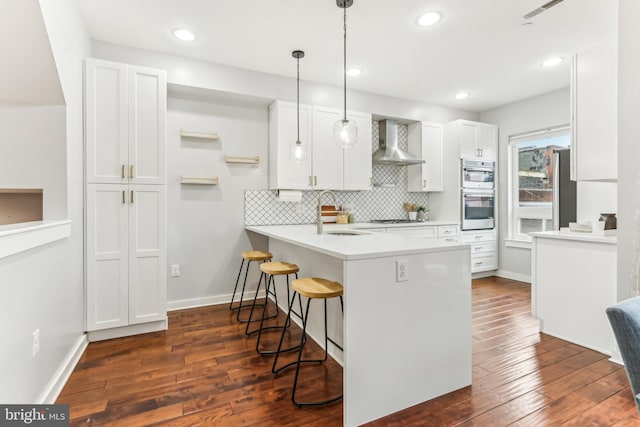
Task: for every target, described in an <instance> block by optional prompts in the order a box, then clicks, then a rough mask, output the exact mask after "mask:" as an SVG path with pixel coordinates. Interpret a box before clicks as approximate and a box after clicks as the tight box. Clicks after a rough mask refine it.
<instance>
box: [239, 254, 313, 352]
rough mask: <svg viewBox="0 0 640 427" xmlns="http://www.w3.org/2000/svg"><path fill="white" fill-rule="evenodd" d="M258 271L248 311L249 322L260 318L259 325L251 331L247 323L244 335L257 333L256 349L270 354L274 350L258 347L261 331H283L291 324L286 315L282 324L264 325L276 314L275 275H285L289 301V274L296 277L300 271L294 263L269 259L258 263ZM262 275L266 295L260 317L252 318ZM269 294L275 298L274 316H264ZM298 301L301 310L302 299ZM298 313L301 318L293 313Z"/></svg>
mask: <svg viewBox="0 0 640 427" xmlns="http://www.w3.org/2000/svg"><path fill="white" fill-rule="evenodd" d="M260 271H262V274H261V275H260V281H259V282H258V289H257V290H256V295H255V297H254V299H253V307H252V309H251V312H250V313H249V322H255V321H257V320H260V326H259V327H258V328H257V329H254V330H252V331H249V324H247V327H246V329H245V334H246V335H251V334H253V333H256V332H257V333H258V339H257V341H256V351H257V352H258V353H259V354H262V355H272V354H276V350H262V349H260V342H261V340H262V333H263V331H269V330H282V331H283V333H284V331H285V330H286V329H288V328H289V326H290V324H291V319H290V317H287V321H286V322H285V324H284V325H275V326H265V325H264V321H265V320H267V319H270V318H273V317H276V316H277V314H278V296H277V294H276V284H275V279H274V277H275V276H285V277H286V280H287V302H288V301H289V296H290V292H289V287H290V286H289V275H290V274H294V275H295V277H296V279H297V278H298V271H300V268H299V267H298V266H297V265H296V264H292V263H289V262H284V261H271V262H263V263H262V264H260ZM262 277H265V295H266V299H265V302H264V305H263V306H262V316H261V317H260V319H254V318H253V313H254V310H255V307H259V306H260V305H259V304H256V298H257V296H258V291H259V290H260V284H261V283H262ZM269 295H273V297H274V298H275V305H276V314H275V315H274V316H271V317H265V316H266V312H267V303H268V299H269ZM298 301H299V303H300V311H302V299H301V298H300V297H298ZM295 314H297V315H298V317H300V318H301V319H302V315H301V314H298V313H295ZM297 348H298V346H294V347H291V348H287V349H281V348H279V350H278V351H281V352H286V351H292V350H296V349H297Z"/></svg>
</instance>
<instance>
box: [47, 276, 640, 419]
mask: <svg viewBox="0 0 640 427" xmlns="http://www.w3.org/2000/svg"><path fill="white" fill-rule="evenodd" d="M529 304H530V289H529V285H527V284H524V283H521V282H515V281H510V280H506V279H500V278H487V279H478V280H474V281H473V386H471V387H466V388H464V389H461V390H457V391H454V392H452V393H449V394H447V395H445V396H442V397H440V398H437V399H433V400H430V401H428V402H425V403H422V404H419V405H416V406H414V407H412V408H409V409H406V410H404V411H401V412H398V413H395V414H392V415H390V416H387V417H385V418H382V419H380V420H376V421H374V422H372V423H370V424H369V426H403V427H404V426H456V425H457V426H472V425H477V426H507V425H515V426H561V425H562V426H620V427H621V426H640V416H639V415H638V413H637V411H636V409H635V405H634V403H633V398H632V395H631V391H630V389H629V386H628V382H627V378H626V374H625V372H624V369H623V368H622V367H621V366H619V365H616V364H614V363H611V362H609V361H608V360H607V356H605V355H603V354H600V353H597V352H594V351H591V350H588V349H586V348H583V347H579V346H577V345H574V344H571V343H568V342H566V341H562V340H559V339H557V338H553V337H551V336H548V335H545V334H541V333H539V332H538V328H537V324H536V321H535V320H534V319H533V318H532V317H531V315H530V314H529ZM244 326H245V324H238V323H237V321H236V320H235V313H233V314H231V313H230V312H229V310H228V308H227V306H226V305H220V306H212V307H205V308H198V309H191V310H183V311H177V312H172V313H170V314H169V330H168V331H166V332H161V333H152V334H146V335H143V336H135V337H128V338H121V339H117V340H110V341H103V342H96V343H91V344H89V347H88V349H87V351H86V352H85V354H84V355H83V357H82V359H81V360H80V363H79V364H78V366H77V367H76V369H75V370H74V372H73V374H72V375H71V378H70V379H69V381H68V383H67V385H66V386H65V388H64V389H63V391H62V393H61V395H60V397H59V399H58V402H57V403H67V404H69V405H70V411H71V418H72V419H71V425H72V426H88V425H93V426H96V425H101V426H127V427H129V426H143V425H144V426H146V425H158V426H160V425H162V426H193V425H202V426H214V425H215V426H234V427H235V426H261V427H262V426H274V427H275V426H302V425H313V426H320V427H322V426H331V427H334V426H339V425H341V424H342V404H341V403H337V404H333V405H329V406H325V407H318V408H302V409H298V408H296V407H294V406H293V404H292V403H291V401H290V392H291V382H292V380H293V371H292V370H289V371H286V372H285V373H283V374H281V375H278V376H274V375H273V374H272V373H271V363H272V360H273V359H272V357H263V356H259V355H257V353H256V351H255V337H250V338H246V337H245V335H244ZM298 332H299V331H297V330H295V331H293V332H292V333H291V336H290V337H289V338H290V339H291V340H293V342H296V341H297V339H299V334H298ZM269 335H270V336H269V337H268V339H267V340H266V341H265V342H264V344H265V347H269V346H270V345H273V340H274V339H275V338H276V335H278V334H277V333H271V334H269ZM309 352H310V353H316V354H317V355H319V354H320V352H321V350H320V349H319V348H318V347H317V346H315V345H311V346H310V349H309ZM291 357H292V355H289V356H288V358H291ZM309 369H310V370H307V371H305V372H304V374H301V375H304V377H301V381H302V382H301V384H304V388H303V389H301V390H300V392H301V393H311V394H313V396H314V397H322V396H330V395H333V394H335V393H339V392H340V390H341V388H342V382H341V368H340V366H339V365H338V364H337V363H335V362H333V361H331V360H330V361H329V362H328V363H327V364H326V366H318V367H312V368H311V367H310V368H309ZM425 380H428V379H425ZM302 397H304V394H303V396H302Z"/></svg>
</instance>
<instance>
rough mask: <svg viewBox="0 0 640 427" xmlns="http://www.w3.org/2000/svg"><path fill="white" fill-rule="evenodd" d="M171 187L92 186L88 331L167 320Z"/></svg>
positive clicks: (89, 194)
mask: <svg viewBox="0 0 640 427" xmlns="http://www.w3.org/2000/svg"><path fill="white" fill-rule="evenodd" d="M165 206H166V187H165V186H163V185H123V184H88V185H87V222H86V239H87V285H88V286H87V325H86V326H87V330H88V331H96V330H102V329H108V328H116V327H123V326H128V325H132V324H139V323H146V322H152V321H163V320H165V319H166V228H167V227H166V225H167V219H166V209H165Z"/></svg>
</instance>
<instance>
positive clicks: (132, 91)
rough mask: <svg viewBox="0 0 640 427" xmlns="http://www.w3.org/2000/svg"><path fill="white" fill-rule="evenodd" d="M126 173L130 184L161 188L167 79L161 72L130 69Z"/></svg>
mask: <svg viewBox="0 0 640 427" xmlns="http://www.w3.org/2000/svg"><path fill="white" fill-rule="evenodd" d="M128 75H129V169H128V170H127V174H128V176H129V180H130V182H131V183H135V184H164V183H165V175H166V172H165V170H166V163H167V160H166V116H167V79H166V75H165V72H164V71H163V70H156V69H151V68H145V67H137V66H129V72H128Z"/></svg>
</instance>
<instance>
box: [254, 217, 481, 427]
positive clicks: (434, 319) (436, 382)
mask: <svg viewBox="0 0 640 427" xmlns="http://www.w3.org/2000/svg"><path fill="white" fill-rule="evenodd" d="M246 229H247V230H248V231H249V232H253V233H258V234H261V235H264V236H267V237H268V238H269V251H270V252H272V253H273V255H274V261H287V262H292V263H295V264H297V265H298V266H299V267H300V277H305V276H315V277H324V278H327V279H331V280H336V281H339V282H340V283H342V284H343V285H344V320H343V321H341V320H340V308H339V303H338V302H337V301H330V302H333V303H334V304H332V305H331V306H330V313H329V318H330V321H329V334H330V336H333V337H335V338H336V341H337V342H341V341H342V346H343V348H344V352H343V353H342V352H340V351H339V350H337V348H334V349H332V355H333V356H334V358H335V359H336V360H337V361H338V362H339V363H341V364H342V366H343V387H344V424H345V425H346V426H357V425H360V424H363V423H366V422H368V421H372V420H375V419H378V418H380V417H383V416H385V415H388V414H391V413H393V412H397V411H399V410H402V409H404V408H408V407H410V406H413V405H415V404H417V403H420V402H424V401H426V400H429V399H432V398H435V397H438V396H441V395H443V394H446V393H449V392H451V391H453V390H457V389H459V388H462V387H465V386H468V385H470V384H471V273H470V264H469V259H470V253H469V246H468V245H464V244H460V243H452V242H446V241H442V240H433V239H411V238H407V237H404V236H398V235H391V234H385V233H375V232H370V231H361V232H362V233H366V234H360V235H347V236H345V235H334V234H320V235H319V234H317V233H316V227H315V225H287V226H277V225H274V226H247V227H246ZM345 229H346V228H345V227H328V228H327V229H326V231H329V232H331V231H333V230H345ZM399 264H400V265H403V264H404V265H406V270H405V273H406V279H407V280H406V281H398V275H397V273H398V271H397V270H398V265H399ZM283 286H284V285H283V283H281V284H280V285H279V287H278V295H286V289H284V288H283ZM283 299H284V298H280V301H279V303H280V305H281V306H283V305H284V301H283ZM312 305H314V304H312ZM311 311H312V313H311V314H312V317H311V318H310V319H309V322H310V325H309V326H308V328H309V332H310V334H311V336H312V337H314V339H315V340H316V341H317V342H319V343H322V340H321V339H318V338H320V337H321V336H322V329H321V321H320V318H321V316H322V305H321V304H319V303H316V304H315V306H314V307H312V308H311Z"/></svg>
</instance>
